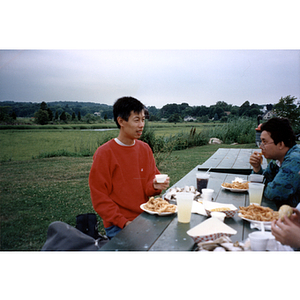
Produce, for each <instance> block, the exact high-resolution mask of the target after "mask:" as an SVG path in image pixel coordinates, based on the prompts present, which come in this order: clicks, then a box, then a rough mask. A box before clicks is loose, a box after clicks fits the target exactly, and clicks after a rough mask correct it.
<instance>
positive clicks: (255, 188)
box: [248, 182, 265, 205]
mask: <svg viewBox="0 0 300 300" xmlns="http://www.w3.org/2000/svg"><path fill="white" fill-rule="evenodd" d="M264 187H265V185H264V184H263V183H256V182H249V190H248V191H249V202H250V204H258V205H260V204H261V199H262V196H263V192H264Z"/></svg>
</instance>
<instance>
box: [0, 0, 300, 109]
mask: <svg viewBox="0 0 300 300" xmlns="http://www.w3.org/2000/svg"><path fill="white" fill-rule="evenodd" d="M128 1H129V2H126V1H112V2H109V1H99V2H94V1H91V0H87V2H85V3H86V4H85V5H84V6H82V5H81V4H80V3H77V2H71V3H72V5H70V2H68V1H64V0H63V1H62V0H60V1H56V0H53V1H52V2H51V6H46V7H45V6H37V3H40V2H36V1H31V0H29V1H27V2H24V1H15V0H13V1H6V2H5V3H4V4H3V5H4V11H5V13H3V15H2V17H1V19H0V26H1V28H4V27H5V30H3V32H2V37H1V40H0V49H1V50H0V101H26V102H28V101H30V102H39V103H40V102H42V101H46V102H50V101H88V102H97V103H105V104H109V105H112V104H113V103H114V101H115V100H116V99H118V98H119V97H122V96H133V97H136V98H138V99H139V100H141V101H142V102H143V103H144V104H145V105H147V106H152V105H153V106H156V107H157V108H161V107H162V106H163V105H165V104H168V103H178V104H180V103H183V102H185V103H188V104H189V105H191V106H194V105H205V106H210V105H212V104H215V103H216V102H217V101H225V102H227V103H228V104H233V105H239V106H240V105H242V104H243V103H244V102H245V101H249V102H250V104H252V103H257V104H269V103H272V104H273V103H277V102H278V100H279V99H280V98H281V97H285V96H287V95H291V96H295V97H297V98H298V99H300V50H299V47H298V46H299V36H298V35H299V33H298V30H297V28H299V24H298V21H297V20H298V14H297V9H296V8H295V5H296V4H297V3H295V2H296V1H290V0H286V1H285V5H276V4H274V2H273V1H256V0H253V1H251V2H247V1H245V2H243V3H244V4H243V5H242V4H241V2H240V1H231V0H228V1H204V2H202V1H190V0H186V1H185V2H184V3H185V4H184V5H183V4H182V2H181V1H164V0H160V1H156V0H153V1H151V2H147V1H146V2H143V1H132V0H128ZM65 3H66V4H65ZM95 3H98V6H97V7H96V6H93V4H95ZM203 3H207V4H203ZM31 4H32V5H31ZM64 4H65V6H64ZM100 4H101V5H100ZM195 4H196V5H195ZM33 7H34V8H35V9H34V10H33V9H32V8H33ZM38 12H39V13H38ZM9 13H10V14H9ZM295 41H296V44H295ZM274 45H275V47H274ZM290 46H292V47H290ZM11 49H15V50H11ZM33 49H36V50H33ZM45 49H50V50H45ZM58 49H70V50H58ZM77 49H86V50H77ZM111 49H113V50H111ZM124 49H125V50H124ZM130 49H131V50H130ZM132 49H133V50H132ZM191 49H194V50H191ZM207 49H213V50H207ZM244 49H248V50H244ZM288 49H289V50H288Z"/></svg>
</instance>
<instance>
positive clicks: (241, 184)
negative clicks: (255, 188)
mask: <svg viewBox="0 0 300 300" xmlns="http://www.w3.org/2000/svg"><path fill="white" fill-rule="evenodd" d="M248 183H249V181H246V182H240V181H233V182H232V183H227V182H223V183H222V187H224V188H229V189H239V190H247V189H248V188H249V185H248Z"/></svg>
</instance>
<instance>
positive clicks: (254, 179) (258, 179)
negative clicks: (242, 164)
mask: <svg viewBox="0 0 300 300" xmlns="http://www.w3.org/2000/svg"><path fill="white" fill-rule="evenodd" d="M264 178H265V177H264V175H259V174H250V176H249V181H250V182H258V183H262V182H263V181H264Z"/></svg>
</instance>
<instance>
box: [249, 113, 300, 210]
mask: <svg viewBox="0 0 300 300" xmlns="http://www.w3.org/2000/svg"><path fill="white" fill-rule="evenodd" d="M260 138H261V144H260V148H261V150H262V154H263V155H264V157H265V158H266V159H270V160H271V161H270V163H269V164H268V166H267V168H266V169H265V170H263V169H262V167H261V157H260V155H259V153H258V152H256V151H255V152H254V153H253V154H252V155H251V156H250V164H251V166H252V167H253V172H252V173H257V174H263V175H264V177H265V190H264V197H265V198H266V199H269V200H272V201H273V202H274V203H275V204H276V206H277V209H279V208H280V206H281V205H283V204H287V205H290V206H291V207H296V206H297V205H298V203H299V202H300V174H299V169H300V147H299V145H297V144H296V136H295V134H294V132H293V129H292V127H291V125H290V122H289V120H288V119H286V118H277V117H275V118H272V119H270V120H268V121H267V122H266V123H263V124H262V125H261V136H260Z"/></svg>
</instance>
